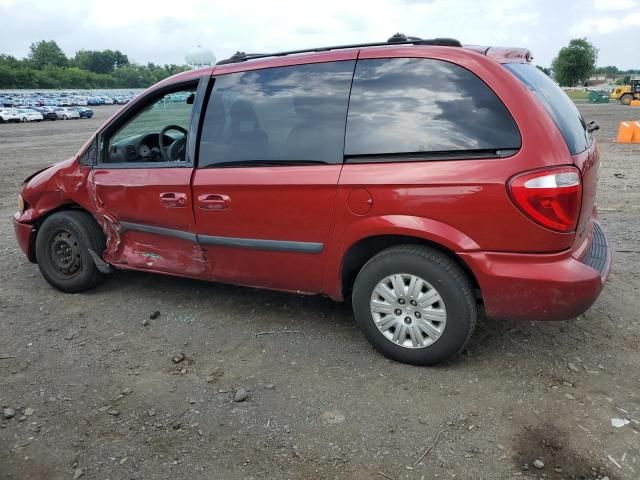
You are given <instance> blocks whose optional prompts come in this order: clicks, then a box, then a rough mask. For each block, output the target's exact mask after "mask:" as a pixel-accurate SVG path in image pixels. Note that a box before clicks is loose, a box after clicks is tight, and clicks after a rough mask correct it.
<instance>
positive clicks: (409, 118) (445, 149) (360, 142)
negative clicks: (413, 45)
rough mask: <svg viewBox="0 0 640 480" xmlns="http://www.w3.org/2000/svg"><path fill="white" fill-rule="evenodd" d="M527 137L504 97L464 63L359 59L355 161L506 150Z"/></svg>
mask: <svg viewBox="0 0 640 480" xmlns="http://www.w3.org/2000/svg"><path fill="white" fill-rule="evenodd" d="M520 143H521V140H520V133H519V131H518V128H517V126H516V124H515V121H514V120H513V118H512V117H511V114H510V113H509V112H508V111H507V109H506V107H505V106H504V104H503V103H502V101H501V100H500V99H499V98H498V97H497V96H496V94H495V93H494V92H493V91H492V90H491V89H490V88H489V87H488V86H487V85H486V84H485V83H484V82H483V81H482V80H480V78H478V77H477V76H476V75H474V74H473V73H471V72H470V71H468V70H466V69H464V68H462V67H460V66H458V65H454V64H452V63H449V62H444V61H440V60H432V59H418V58H395V59H374V60H360V61H358V63H357V65H356V71H355V76H354V80H353V88H352V90H351V100H350V103H349V117H348V120H347V132H346V145H345V156H346V157H347V160H349V161H357V160H358V157H364V158H362V160H363V161H367V160H366V157H367V156H369V157H374V156H383V157H384V156H388V155H398V154H399V155H406V154H413V155H417V156H418V157H422V156H425V157H429V156H433V157H434V158H439V157H442V158H446V157H447V156H451V157H452V158H457V157H462V158H464V157H465V156H468V157H474V156H475V157H478V156H481V157H485V156H488V157H492V156H505V155H508V154H512V153H513V151H514V150H517V149H519V148H520ZM409 156H410V155H409Z"/></svg>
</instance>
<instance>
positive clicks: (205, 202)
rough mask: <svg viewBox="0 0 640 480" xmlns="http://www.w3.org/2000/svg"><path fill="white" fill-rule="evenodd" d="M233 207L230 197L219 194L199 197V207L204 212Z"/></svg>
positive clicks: (206, 194) (207, 194)
mask: <svg viewBox="0 0 640 480" xmlns="http://www.w3.org/2000/svg"><path fill="white" fill-rule="evenodd" d="M230 205H231V199H230V198H229V196H228V195H221V194H218V193H203V194H202V195H198V207H199V208H202V209H203V210H224V209H226V208H229V206H230Z"/></svg>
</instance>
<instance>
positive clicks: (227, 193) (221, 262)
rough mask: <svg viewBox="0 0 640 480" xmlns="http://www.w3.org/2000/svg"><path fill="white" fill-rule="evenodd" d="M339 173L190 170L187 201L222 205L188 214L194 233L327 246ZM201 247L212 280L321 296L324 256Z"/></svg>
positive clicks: (326, 168) (336, 169) (322, 169)
mask: <svg viewBox="0 0 640 480" xmlns="http://www.w3.org/2000/svg"><path fill="white" fill-rule="evenodd" d="M274 168H276V170H274ZM341 168H342V165H319V166H309V167H297V166H294V167H248V168H206V169H202V170H196V172H195V175H194V178H193V195H194V196H195V197H196V198H198V199H200V198H202V197H203V196H211V195H214V196H216V195H217V196H220V197H222V196H224V197H225V198H226V206H227V208H224V209H206V208H202V206H201V205H198V208H195V209H194V211H195V219H196V223H197V225H198V233H199V234H203V235H212V236H219V237H232V238H252V239H265V240H287V241H297V242H319V243H324V244H325V245H326V244H327V242H328V240H329V230H330V225H331V219H332V216H333V209H334V203H335V198H336V185H337V183H338V177H339V175H340V170H341ZM204 248H205V254H206V257H207V259H208V260H209V265H210V268H211V275H212V278H213V279H214V280H217V281H224V282H231V283H237V284H242V285H252V286H262V287H267V288H275V289H281V290H293V291H302V292H314V293H315V292H323V291H324V290H325V285H324V284H323V271H324V267H325V265H326V263H327V262H328V261H329V259H328V258H326V252H322V253H320V254H313V255H311V254H307V253H290V252H288V253H284V252H273V251H265V250H254V249H238V248H229V247H222V246H207V247H204ZM249 266H250V268H248V267H249ZM276 272H277V273H276Z"/></svg>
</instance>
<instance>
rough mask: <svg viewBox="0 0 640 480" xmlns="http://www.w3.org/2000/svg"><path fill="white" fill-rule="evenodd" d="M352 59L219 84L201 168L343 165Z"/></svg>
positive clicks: (223, 78)
mask: <svg viewBox="0 0 640 480" xmlns="http://www.w3.org/2000/svg"><path fill="white" fill-rule="evenodd" d="M354 66H355V62H354V61H342V62H329V63H317V64H309V65H297V66H291V67H277V68H267V69H263V70H253V71H248V72H241V73H230V74H227V75H220V76H218V77H216V78H215V84H214V87H213V91H212V93H211V96H210V99H209V104H208V106H207V110H206V113H205V119H204V126H203V128H202V136H201V143H200V154H199V166H200V167H218V166H219V167H224V166H242V165H252V164H264V165H281V164H282V165H292V164H297V165H306V164H314V163H319V164H322V163H327V164H333V163H341V162H342V156H343V149H344V129H345V122H346V118H347V105H348V102H349V88H350V87H351V80H352V78H353V69H354Z"/></svg>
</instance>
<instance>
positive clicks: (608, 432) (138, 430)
mask: <svg viewBox="0 0 640 480" xmlns="http://www.w3.org/2000/svg"><path fill="white" fill-rule="evenodd" d="M580 108H581V109H582V110H583V112H584V114H585V117H586V119H587V121H589V120H596V121H597V122H598V123H599V124H600V126H601V130H600V131H599V132H598V138H599V142H600V145H601V149H602V154H603V159H604V163H603V165H602V171H601V179H600V187H599V188H600V190H599V202H598V203H599V207H600V211H601V214H600V215H601V218H602V220H603V223H604V226H605V229H606V230H607V231H608V234H609V238H610V241H611V243H612V246H613V248H614V250H615V251H616V253H615V258H614V266H613V271H612V274H611V277H610V280H609V283H608V285H607V287H606V289H605V291H604V292H603V294H602V295H601V296H600V298H599V300H598V301H597V303H596V304H595V305H594V306H593V307H592V308H591V310H589V311H588V312H587V313H586V314H585V315H583V316H581V317H580V318H578V319H576V320H573V321H569V322H562V323H543V322H539V323H538V322H526V323H517V322H496V321H492V320H486V319H483V320H481V321H480V323H479V326H478V328H477V330H476V332H475V334H474V336H473V338H472V341H471V344H470V346H469V348H468V350H467V351H466V352H465V354H464V355H463V356H462V357H460V358H459V359H458V360H456V361H455V362H453V363H452V364H449V365H446V366H442V367H438V368H417V367H410V366H407V365H401V364H398V363H392V362H390V361H388V360H386V359H385V358H383V357H382V356H380V355H379V354H377V353H376V352H375V351H374V350H373V349H372V348H371V347H370V346H369V344H368V343H367V341H366V340H365V339H364V337H363V336H362V335H361V334H360V333H359V332H358V330H357V329H356V327H355V325H354V322H353V320H352V317H351V312H350V309H349V307H348V306H346V305H341V304H335V303H332V302H331V301H330V300H327V299H324V298H319V297H302V296H296V295H287V294H281V293H273V292H263V291H257V290H253V289H247V288H236V287H230V286H225V285H218V284H209V283H204V282H198V281H188V280H182V279H175V278H169V277H162V276H155V275H148V274H142V273H123V272H119V273H115V274H114V275H112V276H111V278H110V279H109V280H108V281H107V282H106V283H105V284H104V285H103V286H102V287H100V288H98V289H97V290H95V291H94V292H91V293H87V294H78V295H65V294H62V293H59V292H57V291H55V290H53V289H52V288H51V287H49V285H48V284H47V283H46V282H45V281H44V279H43V278H42V277H41V276H40V274H39V272H38V267H37V266H36V265H32V264H30V263H28V261H27V260H26V259H25V258H24V256H23V255H22V252H21V251H20V250H19V248H18V246H17V244H16V242H15V240H14V236H13V228H12V225H11V220H10V218H11V215H12V214H13V212H14V210H15V205H16V193H17V191H18V188H19V186H20V184H21V182H22V180H23V179H24V178H25V177H26V176H27V175H28V174H30V173H31V172H32V171H34V170H36V169H37V168H40V167H42V166H45V165H46V164H48V163H50V162H52V161H55V160H59V159H63V158H66V157H68V156H70V155H71V154H73V153H74V152H75V151H76V150H77V149H78V148H79V147H80V145H81V144H82V143H83V142H84V140H86V138H87V137H88V135H89V133H90V132H92V131H93V130H95V129H96V128H97V127H98V125H99V124H100V123H102V122H103V121H104V120H105V118H106V117H107V116H108V115H110V114H111V113H112V112H113V111H114V110H115V108H114V107H101V108H96V109H95V112H96V115H95V117H94V118H93V119H91V120H75V121H57V122H43V123H34V124H11V125H0V234H1V237H0V238H2V239H3V242H2V244H0V407H4V410H3V412H0V478H1V479H3V480H4V479H21V480H22V479H29V480H36V479H72V478H83V479H94V478H95V479H108V478H109V479H176V478H179V479H183V478H184V479H235V478H273V479H285V478H301V479H302V478H304V479H310V478H340V479H343V478H346V479H369V478H371V479H384V478H387V479H389V478H393V479H401V478H402V479H405V478H406V479H432V478H441V479H448V478H458V479H471V478H473V479H481V478H482V479H509V478H514V479H515V478H521V479H534V478H543V477H544V478H546V479H595V478H603V477H608V478H609V479H634V480H637V479H638V478H640V368H639V367H640V319H639V318H638V312H639V311H640V295H639V293H640V292H639V287H640V278H639V269H638V264H639V260H640V254H639V251H640V240H639V238H640V221H639V220H638V219H639V215H640V196H639V192H640V190H639V187H640V145H618V144H614V143H612V139H613V138H614V137H615V133H616V129H617V125H618V122H619V121H621V120H631V119H634V120H640V109H633V107H623V106H621V105H618V104H610V105H586V104H585V105H581V107H580ZM540 301H544V299H540ZM156 311H158V312H160V313H159V315H158V316H157V318H154V319H150V316H155V315H152V314H153V313H154V312H156ZM284 331H289V332H292V333H283V332H284ZM261 332H267V333H265V334H260V333H261ZM272 332H278V333H272ZM183 356H184V358H182V357H183ZM5 357H9V358H5ZM242 389H244V392H243V391H242ZM238 390H240V391H238ZM245 395H246V398H245V399H244V400H243V401H239V402H238V401H235V400H239V399H241V398H242V397H243V396H245ZM12 410H13V412H12ZM12 413H14V414H15V416H13V418H5V417H11V414H12ZM612 418H620V419H624V418H627V419H629V422H630V423H629V424H627V425H624V426H622V427H619V428H616V427H613V426H612V423H611V421H612ZM623 423H624V422H623ZM434 443H435V445H434V446H433V448H432V449H431V450H430V451H429V452H428V453H427V454H426V455H425V456H424V459H423V460H422V461H419V462H418V460H419V459H420V457H421V456H422V454H423V453H424V452H425V451H426V450H427V449H428V448H429V447H430V446H432V445H433V444H434ZM536 460H539V461H541V462H543V463H544V466H543V467H542V468H537V467H540V466H541V464H540V463H538V462H536ZM534 462H535V465H534Z"/></svg>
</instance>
